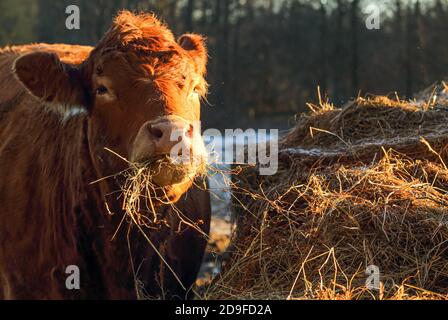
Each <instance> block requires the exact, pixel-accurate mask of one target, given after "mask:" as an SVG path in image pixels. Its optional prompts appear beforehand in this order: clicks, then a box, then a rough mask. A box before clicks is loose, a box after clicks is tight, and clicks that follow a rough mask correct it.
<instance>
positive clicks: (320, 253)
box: [204, 87, 448, 299]
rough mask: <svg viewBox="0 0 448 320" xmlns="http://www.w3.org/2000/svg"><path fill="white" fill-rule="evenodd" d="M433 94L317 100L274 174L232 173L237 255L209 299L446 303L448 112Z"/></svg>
mask: <svg viewBox="0 0 448 320" xmlns="http://www.w3.org/2000/svg"><path fill="white" fill-rule="evenodd" d="M435 93H437V94H438V96H443V94H446V88H445V89H444V88H443V87H442V89H440V90H439V91H437V92H436V90H433V91H431V95H434V94H435ZM427 98H428V99H426V100H424V101H429V102H428V103H426V102H425V103H422V102H420V103H418V102H404V101H399V100H392V99H388V98H386V97H370V98H358V99H356V100H355V101H353V102H351V103H350V104H348V105H347V106H346V107H345V108H343V109H338V108H334V107H333V106H331V105H329V104H328V103H325V104H324V103H322V104H321V105H320V106H311V107H312V110H313V112H312V113H311V114H307V115H305V116H302V117H301V118H300V119H299V121H298V124H297V126H296V128H294V129H293V130H292V131H291V132H290V133H289V134H288V135H287V136H286V137H285V138H284V139H283V140H282V141H281V145H280V150H281V151H280V159H279V171H278V173H277V174H276V175H275V176H264V177H262V176H258V175H257V170H256V168H244V170H243V171H242V173H241V174H239V175H238V176H236V177H235V185H234V186H233V191H234V196H235V199H236V200H235V211H236V213H237V219H236V220H237V227H236V232H235V234H234V236H233V239H232V256H231V258H230V260H229V261H228V262H227V264H226V265H225V267H224V269H223V272H222V274H221V275H220V276H218V277H217V278H216V279H215V281H214V282H213V283H212V284H211V285H210V286H209V287H208V288H207V290H206V293H205V294H204V298H208V299H229V298H236V299H240V298H249V299H250V298H257V299H267V298H273V299H286V298H289V299H304V298H305V299H306V298H310V299H372V298H375V299H448V211H447V205H448V194H447V191H446V190H448V170H447V167H446V165H445V164H446V163H448V161H447V159H448V154H447V149H446V145H447V143H448V121H447V120H448V109H446V106H447V105H444V104H443V105H441V104H438V100H437V99H431V97H427ZM445 101H446V100H445ZM313 128H314V129H313ZM369 265H376V266H378V268H379V271H380V280H381V286H380V289H379V290H374V289H370V290H369V289H367V287H366V285H365V283H366V278H367V275H366V274H365V270H366V267H367V266H369Z"/></svg>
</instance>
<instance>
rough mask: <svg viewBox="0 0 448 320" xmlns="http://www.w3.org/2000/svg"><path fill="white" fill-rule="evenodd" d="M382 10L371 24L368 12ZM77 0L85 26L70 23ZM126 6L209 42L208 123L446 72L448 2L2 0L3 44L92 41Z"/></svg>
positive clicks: (417, 83)
mask: <svg viewBox="0 0 448 320" xmlns="http://www.w3.org/2000/svg"><path fill="white" fill-rule="evenodd" d="M372 3H373V4H376V5H378V6H379V7H380V8H381V28H380V29H379V30H368V29H367V28H366V26H365V20H366V17H367V15H366V14H365V9H366V7H367V5H369V4H372ZM70 4H76V5H78V6H79V8H80V12H81V29H80V30H67V29H66V28H65V20H66V18H67V16H68V15H67V14H65V8H66V7H67V6H68V5H70ZM120 8H128V9H133V10H144V11H154V12H155V13H156V14H157V15H158V16H159V17H160V18H162V19H164V20H165V21H166V22H167V23H168V24H169V26H170V27H171V28H172V30H173V32H174V33H175V34H176V35H181V34H182V33H184V32H186V31H193V32H197V33H201V34H204V35H206V36H207V38H208V47H209V55H210V63H209V69H208V70H209V71H208V81H209V83H210V84H211V86H210V94H209V96H208V100H209V105H205V106H204V109H203V112H204V119H205V123H206V126H207V127H210V126H213V127H217V128H224V127H229V128H233V127H243V128H246V127H254V128H262V127H280V128H285V127H286V126H287V125H288V123H290V120H291V118H292V117H293V116H294V114H297V113H299V112H302V111H304V110H306V103H307V102H313V101H316V99H317V86H318V85H320V87H321V92H322V93H323V94H326V95H328V97H329V98H330V101H332V102H335V103H336V104H341V103H343V102H345V101H347V100H348V99H350V98H352V97H354V96H357V95H358V94H359V93H360V94H361V95H365V94H369V93H370V94H385V95H395V92H397V93H398V95H399V96H400V97H407V98H412V94H413V93H416V92H417V91H419V90H421V89H423V88H424V87H426V86H428V85H430V84H432V83H433V82H434V81H436V80H441V79H444V78H445V76H447V75H448V0H420V1H416V0H373V1H372V0H371V1H368V0H146V1H137V0H78V1H76V0H71V1H65V0H58V1H55V0H0V45H1V46H4V45H7V44H22V43H29V42H49V43H61V42H63V43H78V44H89V45H94V44H95V43H96V42H97V41H98V39H99V38H100V37H101V36H102V34H103V33H104V32H105V31H106V30H107V28H108V26H109V25H110V23H111V19H112V17H113V15H114V14H115V13H116V12H117V10H118V9H120Z"/></svg>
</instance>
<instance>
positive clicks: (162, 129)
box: [148, 120, 193, 156]
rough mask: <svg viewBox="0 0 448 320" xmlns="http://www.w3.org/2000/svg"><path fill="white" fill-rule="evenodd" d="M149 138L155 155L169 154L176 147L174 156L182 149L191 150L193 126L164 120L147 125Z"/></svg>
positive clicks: (177, 121) (180, 121)
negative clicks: (153, 146) (152, 143)
mask: <svg viewBox="0 0 448 320" xmlns="http://www.w3.org/2000/svg"><path fill="white" fill-rule="evenodd" d="M148 130H149V134H150V138H151V139H152V140H153V142H154V145H155V153H156V154H159V155H160V154H171V153H172V151H173V148H174V147H175V146H176V149H177V150H176V156H177V155H180V154H181V153H182V149H184V148H188V149H189V148H191V139H192V137H193V126H192V125H191V124H189V123H187V122H185V121H182V120H166V121H160V122H158V123H154V124H149V127H148Z"/></svg>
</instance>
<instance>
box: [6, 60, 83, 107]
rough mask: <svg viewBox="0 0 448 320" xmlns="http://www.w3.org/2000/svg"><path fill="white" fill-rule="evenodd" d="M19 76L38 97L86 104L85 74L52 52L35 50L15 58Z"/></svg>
mask: <svg viewBox="0 0 448 320" xmlns="http://www.w3.org/2000/svg"><path fill="white" fill-rule="evenodd" d="M13 72H14V74H15V75H16V77H17V79H19V81H20V82H22V83H23V85H24V86H25V87H26V88H27V89H28V90H29V91H30V92H31V93H32V94H33V95H34V96H36V97H38V98H39V99H42V100H44V101H47V102H54V103H61V104H66V105H77V106H83V105H85V103H86V101H85V94H84V89H83V85H82V77H81V73H80V71H79V69H78V68H76V67H73V66H71V65H68V64H65V63H63V62H61V61H60V60H59V58H58V56H57V55H56V54H54V53H50V52H33V53H29V54H25V55H23V56H20V57H19V58H17V59H16V61H15V62H14V67H13Z"/></svg>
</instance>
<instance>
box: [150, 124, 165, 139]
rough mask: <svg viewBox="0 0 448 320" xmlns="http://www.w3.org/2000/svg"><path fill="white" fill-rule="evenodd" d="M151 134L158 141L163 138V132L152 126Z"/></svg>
mask: <svg viewBox="0 0 448 320" xmlns="http://www.w3.org/2000/svg"><path fill="white" fill-rule="evenodd" d="M149 132H150V133H151V135H153V136H154V137H156V138H158V139H160V138H162V137H163V131H162V130H161V129H159V128H157V127H153V126H150V127H149Z"/></svg>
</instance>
